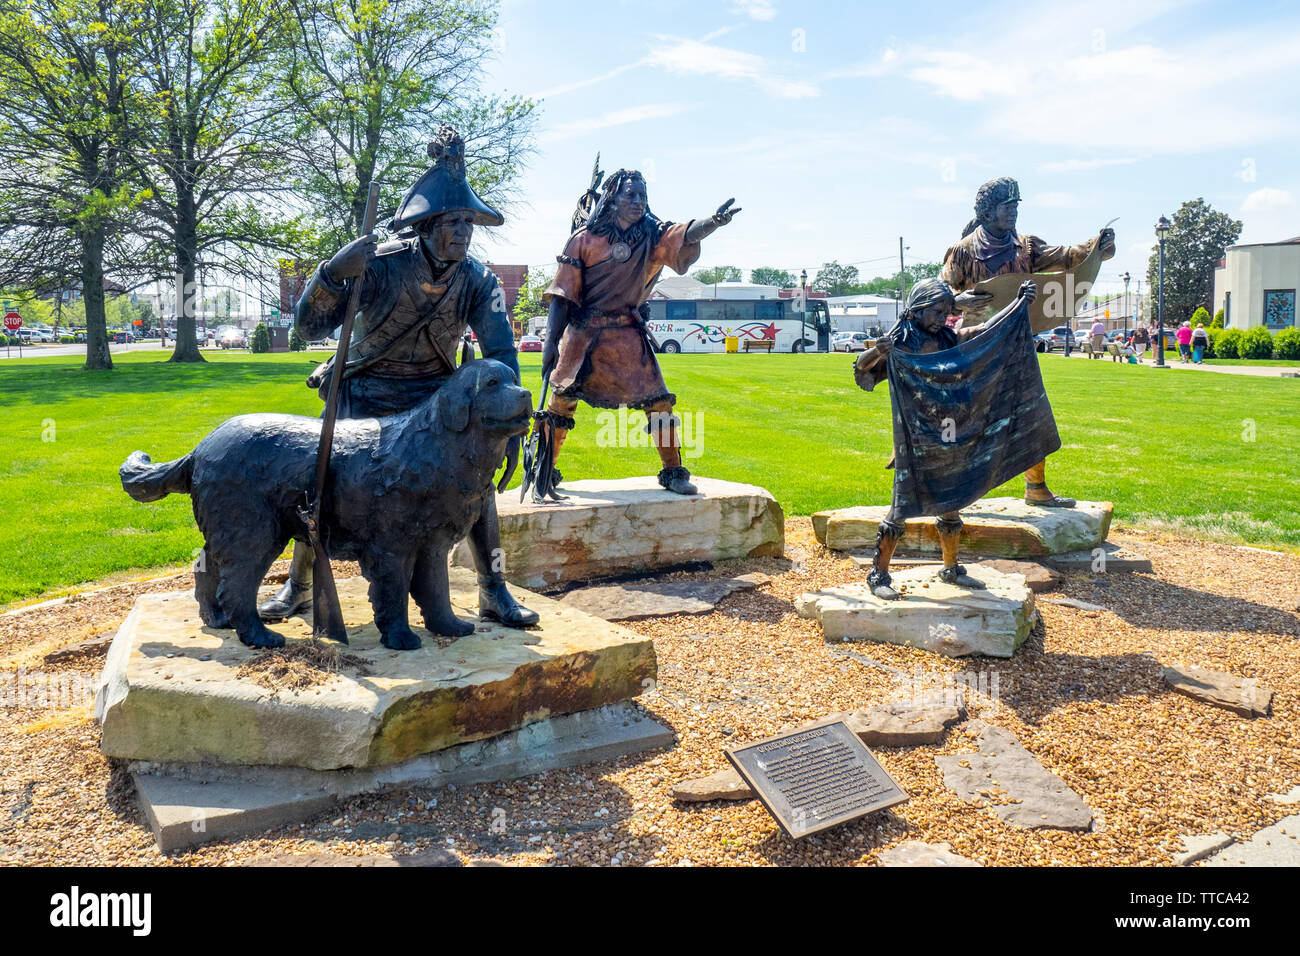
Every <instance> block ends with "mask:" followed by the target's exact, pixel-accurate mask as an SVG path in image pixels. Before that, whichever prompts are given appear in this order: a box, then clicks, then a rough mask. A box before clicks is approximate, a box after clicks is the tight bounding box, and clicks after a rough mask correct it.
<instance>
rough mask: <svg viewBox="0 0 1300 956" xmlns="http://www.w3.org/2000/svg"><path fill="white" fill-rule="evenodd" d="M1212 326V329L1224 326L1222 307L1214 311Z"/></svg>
mask: <svg viewBox="0 0 1300 956" xmlns="http://www.w3.org/2000/svg"><path fill="white" fill-rule="evenodd" d="M1210 328H1212V329H1221V328H1223V310H1222V309H1220V310H1219V311H1218V312H1215V313H1214V324H1213V325H1211V326H1210Z"/></svg>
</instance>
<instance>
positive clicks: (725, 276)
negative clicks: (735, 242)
mask: <svg viewBox="0 0 1300 956" xmlns="http://www.w3.org/2000/svg"><path fill="white" fill-rule="evenodd" d="M741 276H742V273H741V271H740V268H739V267H738V266H714V267H713V268H712V269H698V270H696V271H695V272H692V273H691V278H692V279H695V280H697V281H699V282H703V283H704V284H705V285H713V284H714V283H715V282H730V281H733V280H734V281H736V282H739V281H740V278H741Z"/></svg>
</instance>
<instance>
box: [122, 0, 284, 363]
mask: <svg viewBox="0 0 1300 956" xmlns="http://www.w3.org/2000/svg"><path fill="white" fill-rule="evenodd" d="M142 2H146V3H147V26H146V29H145V30H144V31H143V33H142V35H141V37H140V44H141V60H142V66H141V77H140V82H141V86H142V88H143V89H144V90H145V91H146V92H147V94H148V101H149V104H150V110H149V112H148V113H147V114H146V115H145V117H144V118H143V119H144V123H145V126H146V137H145V141H144V146H143V148H142V149H141V150H139V151H138V152H137V153H136V155H135V157H134V159H135V172H136V174H137V175H138V176H139V177H140V179H141V181H142V182H143V183H144V184H145V185H147V186H148V188H149V191H150V199H149V200H148V201H147V202H146V203H145V205H144V211H145V213H146V214H147V215H148V222H149V226H148V228H147V229H146V230H145V236H146V238H147V239H149V240H151V241H152V242H153V246H154V248H155V249H158V250H162V256H161V257H156V258H155V260H154V261H153V262H152V263H151V264H148V265H146V266H145V267H144V268H146V269H147V270H149V271H152V272H153V275H152V276H151V278H155V279H161V278H163V277H164V276H169V275H174V276H176V278H177V279H178V280H179V283H180V301H179V302H178V308H177V313H178V314H177V318H176V347H175V351H173V353H172V356H171V361H173V362H202V361H203V360H204V359H203V356H202V355H201V354H200V352H199V343H198V335H197V330H196V328H195V317H194V310H193V308H192V305H193V302H194V296H193V290H195V288H196V284H195V277H196V273H197V270H198V268H199V266H200V263H201V262H215V263H216V264H219V265H220V266H221V267H222V268H223V270H225V271H233V272H241V271H245V270H246V269H247V268H249V262H250V260H257V261H259V266H258V267H255V268H260V260H261V258H262V257H263V256H264V255H265V253H266V252H267V251H268V250H271V249H280V250H284V251H288V250H289V248H290V247H291V246H293V245H294V244H295V243H297V242H299V241H301V238H302V237H301V231H300V230H299V229H298V228H297V227H298V224H297V223H296V222H294V221H293V220H292V219H291V218H290V217H288V216H277V215H276V213H275V208H274V205H273V202H272V200H273V199H274V197H276V196H277V194H279V193H282V192H285V191H287V190H288V188H289V187H288V185H287V182H286V180H287V179H288V173H287V171H286V170H287V166H286V157H285V155H284V145H283V144H284V139H285V138H286V136H287V134H288V131H289V123H288V119H287V118H286V116H285V111H284V108H283V104H282V103H280V102H278V101H277V99H276V97H275V96H274V78H275V73H274V69H273V66H274V64H275V63H276V56H277V53H278V51H280V50H281V49H282V48H283V47H284V46H285V45H286V44H287V42H288V37H289V31H288V25H289V20H288V9H289V8H288V2H289V0H142ZM164 262H165V263H166V264H167V266H169V267H170V268H165V267H164V266H163V263H164Z"/></svg>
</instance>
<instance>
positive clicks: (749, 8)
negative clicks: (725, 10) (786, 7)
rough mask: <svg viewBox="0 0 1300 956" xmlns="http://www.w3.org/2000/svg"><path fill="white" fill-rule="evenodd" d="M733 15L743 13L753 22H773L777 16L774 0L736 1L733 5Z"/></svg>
mask: <svg viewBox="0 0 1300 956" xmlns="http://www.w3.org/2000/svg"><path fill="white" fill-rule="evenodd" d="M731 12H732V13H743V14H744V15H745V16H747V17H749V18H750V19H751V20H763V21H767V20H771V19H773V18H774V17H775V16H776V5H775V3H774V2H773V0H735V2H734V3H732V5H731Z"/></svg>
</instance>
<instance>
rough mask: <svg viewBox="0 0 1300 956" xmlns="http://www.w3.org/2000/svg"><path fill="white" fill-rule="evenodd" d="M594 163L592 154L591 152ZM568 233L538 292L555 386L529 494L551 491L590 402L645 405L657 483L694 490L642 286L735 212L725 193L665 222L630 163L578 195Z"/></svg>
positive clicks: (683, 259)
mask: <svg viewBox="0 0 1300 956" xmlns="http://www.w3.org/2000/svg"><path fill="white" fill-rule="evenodd" d="M597 162H598V163H599V159H598V160H597ZM591 197H592V191H591V190H589V191H588V193H587V194H586V195H585V196H584V197H583V199H582V200H579V212H578V213H576V214H575V216H574V219H573V228H574V231H573V232H572V234H571V235H570V237H569V240H568V242H567V243H566V244H565V246H564V252H563V253H562V254H561V255H559V256H556V260H557V261H558V262H559V268H558V269H557V270H556V273H555V279H554V280H553V281H552V282H551V284H550V286H549V287H548V288H547V290H546V298H547V301H548V302H549V313H548V319H547V331H546V345H545V348H544V349H543V353H542V374H543V378H546V379H548V380H549V387H550V388H553V389H554V392H552V394H551V400H550V403H549V404H548V405H547V406H546V408H545V410H543V411H541V412H538V413H537V422H536V424H535V426H534V427H535V428H536V429H539V430H540V436H541V440H540V442H539V444H538V456H537V458H536V459H535V460H534V461H533V462H532V466H533V467H532V468H531V471H530V476H528V477H526V478H525V480H526V481H530V480H531V482H532V488H533V499H534V500H535V501H541V500H543V498H544V497H545V496H547V495H550V496H551V497H556V498H558V497H560V496H559V495H557V494H555V487H556V486H557V485H558V484H559V482H560V473H559V471H558V470H556V469H555V467H554V465H555V461H556V459H557V458H558V457H559V453H560V446H561V445H563V443H564V437H565V435H567V434H568V432H569V431H570V430H571V429H572V428H573V427H574V424H575V423H574V418H573V415H574V412H576V411H577V408H578V402H579V401H584V402H586V403H587V404H588V405H591V406H594V407H595V408H619V407H626V408H634V409H641V410H642V411H644V412H645V413H646V419H647V426H646V430H647V431H648V432H649V433H650V435H651V439H652V441H653V442H654V445H655V447H656V448H657V449H658V451H659V457H660V460H661V461H662V463H663V468H662V469H661V470H660V472H659V484H660V485H661V486H663V487H664V488H666V489H667V490H668V491H672V492H675V493H677V494H681V495H692V494H695V493H696V488H695V485H693V484H692V483H691V480H690V477H691V476H690V472H689V471H687V470H686V468H684V467H683V466H682V456H681V443H680V440H679V439H678V436H677V426H678V424H679V422H678V420H677V418H676V416H675V415H674V414H673V405H674V404H676V402H677V396H675V395H674V394H673V393H672V392H670V391H668V387H667V385H666V384H665V383H664V378H663V373H662V372H661V371H660V370H659V362H658V360H657V359H656V358H655V353H654V343H653V340H652V338H651V336H650V334H649V333H648V331H647V330H646V317H647V315H648V310H647V309H646V308H645V305H646V299H647V298H648V296H649V295H650V290H651V289H652V288H653V287H654V284H655V282H656V281H657V280H658V278H659V273H660V272H662V271H663V268H664V266H668V267H670V268H672V269H673V271H675V272H677V273H679V274H680V273H684V272H686V270H687V269H689V268H690V267H691V265H692V263H694V262H695V260H696V259H698V258H699V256H700V242H701V240H703V239H704V238H705V237H707V236H709V235H711V234H712V233H713V232H714V231H715V230H716V229H717V228H718V227H719V226H724V225H726V224H727V223H729V222H731V219H732V217H733V216H734V215H735V214H736V213H738V212H740V209H739V208H734V209H733V208H732V203H734V202H735V200H734V199H729V200H727V201H726V202H725V203H723V204H722V205H721V206H720V207H718V210H717V212H715V213H713V214H712V215H709V216H705V217H703V218H700V219H693V220H691V221H689V222H685V223H672V222H667V221H664V220H661V219H659V218H657V217H656V216H655V215H654V214H653V213H651V212H650V204H649V199H648V198H647V195H646V183H645V177H643V176H642V175H641V173H639V172H638V171H636V170H634V169H620V170H618V171H617V172H615V173H612V174H611V175H610V176H609V177H608V178H607V179H606V180H605V183H604V185H603V186H602V187H601V189H600V192H599V198H598V199H596V200H595V202H594V207H592V208H591V209H590V214H589V215H588V214H587V211H586V209H585V208H583V204H584V201H589V200H590V199H591Z"/></svg>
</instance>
